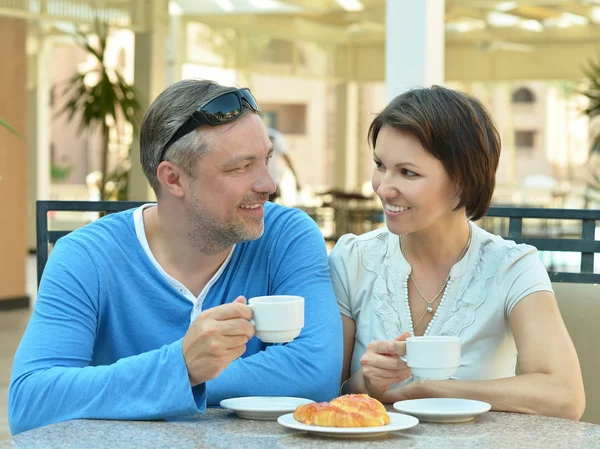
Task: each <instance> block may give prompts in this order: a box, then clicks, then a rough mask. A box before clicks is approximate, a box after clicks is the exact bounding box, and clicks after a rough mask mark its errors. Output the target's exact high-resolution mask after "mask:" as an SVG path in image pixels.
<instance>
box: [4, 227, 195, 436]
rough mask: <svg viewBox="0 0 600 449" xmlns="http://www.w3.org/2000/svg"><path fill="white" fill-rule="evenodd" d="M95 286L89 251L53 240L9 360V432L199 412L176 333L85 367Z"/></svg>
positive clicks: (94, 324) (92, 336) (93, 334)
mask: <svg viewBox="0 0 600 449" xmlns="http://www.w3.org/2000/svg"><path fill="white" fill-rule="evenodd" d="M100 291H101V284H100V279H99V276H98V274H97V271H96V267H95V265H94V262H93V261H92V259H91V257H90V256H89V254H88V253H87V252H86V250H85V249H84V248H83V247H82V246H81V245H80V244H79V243H77V242H75V241H73V240H70V239H69V238H68V237H66V238H63V239H61V240H60V241H59V242H58V243H57V245H56V246H55V248H54V250H53V252H52V255H51V257H50V259H49V260H48V264H47V265H46V268H45V271H44V277H43V279H42V283H41V285H40V289H39V292H38V297H37V301H36V304H35V309H34V311H33V314H32V317H31V320H30V322H29V325H28V326H27V329H26V331H25V334H24V336H23V339H22V340H21V343H20V345H19V348H18V349H17V352H16V354H15V358H14V362H13V370H12V376H11V381H10V388H9V395H8V419H9V424H10V428H11V431H12V433H13V434H17V433H20V432H23V431H26V430H29V429H33V428H36V427H40V426H44V425H48V424H53V423H57V422H61V421H66V420H70V419H77V418H96V419H143V420H145V419H161V418H169V417H173V416H178V415H184V414H191V413H197V412H198V411H204V409H205V406H206V392H205V388H204V386H202V387H200V388H195V389H192V388H191V387H190V384H189V380H188V374H187V369H186V366H185V361H184V359H183V352H182V339H179V340H177V341H175V342H173V343H171V344H168V345H165V346H162V347H160V348H158V349H155V350H152V351H149V352H145V353H140V354H135V355H131V356H129V357H124V358H122V359H120V360H118V361H117V362H116V363H113V364H110V365H101V366H92V365H91V361H92V355H93V352H94V345H95V341H96V338H97V330H98V325H99V320H98V314H99V306H98V304H99V297H100ZM132 325H135V324H132Z"/></svg>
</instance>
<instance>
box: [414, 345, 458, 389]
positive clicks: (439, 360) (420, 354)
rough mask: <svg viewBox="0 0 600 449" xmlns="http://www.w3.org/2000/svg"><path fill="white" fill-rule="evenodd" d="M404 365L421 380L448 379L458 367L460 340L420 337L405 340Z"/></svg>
mask: <svg viewBox="0 0 600 449" xmlns="http://www.w3.org/2000/svg"><path fill="white" fill-rule="evenodd" d="M406 364H407V365H408V367H409V368H410V370H411V371H412V373H413V374H414V375H415V377H419V378H421V379H432V380H443V379H449V378H450V377H452V376H453V375H454V373H456V370H457V369H458V367H459V365H460V338H459V337H446V336H439V337H438V336H429V335H425V336H421V337H409V338H407V339H406Z"/></svg>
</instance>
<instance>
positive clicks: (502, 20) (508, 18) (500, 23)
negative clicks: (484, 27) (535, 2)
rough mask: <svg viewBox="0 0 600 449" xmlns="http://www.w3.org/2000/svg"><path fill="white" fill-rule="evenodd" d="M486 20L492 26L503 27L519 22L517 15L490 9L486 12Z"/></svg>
mask: <svg viewBox="0 0 600 449" xmlns="http://www.w3.org/2000/svg"><path fill="white" fill-rule="evenodd" d="M488 22H489V24H490V25H492V26H495V27H498V28H503V27H512V26H515V25H517V24H518V23H519V22H520V19H519V18H518V17H517V16H513V15H511V14H505V13H503V12H497V11H491V12H490V13H489V14H488Z"/></svg>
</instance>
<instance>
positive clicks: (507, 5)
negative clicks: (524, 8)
mask: <svg viewBox="0 0 600 449" xmlns="http://www.w3.org/2000/svg"><path fill="white" fill-rule="evenodd" d="M516 7H517V2H500V3H498V4H497V5H496V9H497V10H498V11H510V10H511V9H515V8H516Z"/></svg>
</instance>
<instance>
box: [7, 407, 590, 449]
mask: <svg viewBox="0 0 600 449" xmlns="http://www.w3.org/2000/svg"><path fill="white" fill-rule="evenodd" d="M137 447H140V448H165V449H166V448H173V449H179V448H183V449H192V448H194V449H196V448H198V449H203V448H211V449H225V448H240V449H246V448H248V449H251V448H255V449H262V448H265V449H270V448H279V449H282V448H290V449H305V448H306V449H308V448H315V447H318V448H320V449H335V448H365V447H369V449H370V448H383V449H385V448H394V449H401V448H410V449H439V448H444V449H457V448H461V449H470V448H477V449H487V448H497V449H527V448H540V449H554V448H556V449H558V448H560V449H563V448H568V449H598V448H600V425H595V424H588V423H582V422H576V421H570V420H566V419H558V418H547V417H540V416H531V415H522V414H517V413H499V412H488V413H486V414H484V415H480V416H478V417H476V418H475V420H473V421H470V422H467V423H461V424H428V423H420V424H419V425H418V426H416V427H414V428H412V429H408V430H403V431H401V432H392V433H389V434H388V435H387V436H382V437H377V438H371V439H368V440H365V439H362V438H361V439H337V438H324V437H318V436H314V435H312V434H308V433H305V432H299V431H295V430H289V429H287V428H285V427H283V426H280V425H279V424H278V423H277V422H275V421H251V420H245V419H240V418H237V417H236V416H235V415H234V414H233V413H232V412H230V411H228V410H221V409H209V410H208V411H207V413H206V414H205V415H198V416H193V417H185V418H180V419H177V420H173V421H169V422H164V421H101V420H75V421H69V422H64V423H60V424H54V425H51V426H47V427H43V428H40V429H35V430H31V431H29V432H24V433H21V434H19V435H16V436H15V437H13V439H12V440H10V441H5V442H0V449H36V448H47V449H51V448H57V449H58V448H60V449H63V448H91V449H95V448H98V449H100V448H110V449H119V448H127V449H129V448H137Z"/></svg>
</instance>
